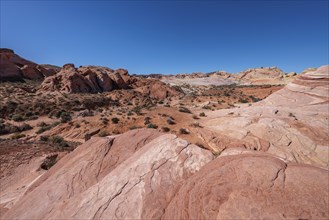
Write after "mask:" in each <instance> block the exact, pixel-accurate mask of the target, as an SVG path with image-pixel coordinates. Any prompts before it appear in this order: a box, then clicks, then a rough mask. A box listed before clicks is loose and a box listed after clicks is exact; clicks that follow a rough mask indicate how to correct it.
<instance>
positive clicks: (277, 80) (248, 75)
mask: <svg viewBox="0 0 329 220" xmlns="http://www.w3.org/2000/svg"><path fill="white" fill-rule="evenodd" d="M236 77H237V79H238V80H239V81H240V83H247V84H287V83H288V82H290V81H291V80H292V78H293V75H288V76H287V74H286V73H284V72H283V71H282V70H281V69H279V68H277V67H261V68H253V69H248V70H245V71H242V72H240V73H239V74H238V75H237V76H236Z"/></svg>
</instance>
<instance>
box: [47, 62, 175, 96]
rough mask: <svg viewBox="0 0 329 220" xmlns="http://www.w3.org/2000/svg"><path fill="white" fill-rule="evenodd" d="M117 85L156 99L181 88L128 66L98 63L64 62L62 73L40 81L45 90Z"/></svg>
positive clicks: (91, 90)
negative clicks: (135, 73) (131, 72)
mask: <svg viewBox="0 0 329 220" xmlns="http://www.w3.org/2000/svg"><path fill="white" fill-rule="evenodd" d="M116 89H134V90H135V91H138V92H140V93H142V95H144V96H148V97H151V98H157V99H164V98H167V97H171V96H176V95H180V92H178V91H177V90H175V89H174V88H172V87H170V86H168V85H166V84H165V83H163V82H160V81H159V80H155V79H145V78H143V77H138V76H130V75H129V74H128V71H127V70H125V69H117V70H112V69H110V68H107V67H99V66H82V67H79V68H75V67H74V65H73V64H66V65H64V66H63V68H62V69H61V71H60V72H59V73H57V74H56V75H54V76H52V77H47V78H46V79H45V80H44V82H43V83H42V85H41V90H42V91H61V92H65V93H98V92H109V91H112V90H116Z"/></svg>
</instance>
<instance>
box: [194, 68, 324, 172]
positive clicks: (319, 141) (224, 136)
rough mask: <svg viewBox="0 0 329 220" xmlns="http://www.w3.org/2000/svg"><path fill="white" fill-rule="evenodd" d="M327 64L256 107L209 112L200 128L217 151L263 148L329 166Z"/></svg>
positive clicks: (262, 149)
mask: <svg viewBox="0 0 329 220" xmlns="http://www.w3.org/2000/svg"><path fill="white" fill-rule="evenodd" d="M328 109H329V73H328V66H324V67H321V68H318V69H317V70H316V71H315V72H309V73H307V74H303V75H301V76H299V77H298V78H297V79H296V80H295V81H294V82H292V83H290V84H288V85H287V86H286V87H284V88H283V89H281V90H279V91H277V92H275V93H273V94H272V95H270V96H269V97H268V98H266V99H265V100H263V101H261V102H258V103H257V104H253V105H252V106H247V105H244V106H241V107H240V108H235V109H227V110H219V111H214V112H209V114H208V117H207V118H206V119H204V121H203V122H202V123H201V124H202V126H204V127H203V128H202V129H199V131H196V132H197V133H198V134H199V136H200V137H201V138H202V139H203V140H205V141H206V142H207V143H208V144H209V146H210V147H211V149H212V150H213V151H215V152H222V151H223V150H225V149H227V148H232V147H235V148H241V149H250V150H255V151H265V152H269V153H271V154H273V155H276V156H279V157H281V158H283V159H285V160H288V161H292V162H298V163H306V164H313V165H316V166H322V167H327V168H328V167H329V158H328V154H329V145H328V144H329V127H328V123H329V121H328V118H329V111H328Z"/></svg>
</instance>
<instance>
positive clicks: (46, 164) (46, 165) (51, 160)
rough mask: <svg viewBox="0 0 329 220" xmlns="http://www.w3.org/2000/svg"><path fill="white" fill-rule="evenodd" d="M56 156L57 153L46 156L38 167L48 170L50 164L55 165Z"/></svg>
mask: <svg viewBox="0 0 329 220" xmlns="http://www.w3.org/2000/svg"><path fill="white" fill-rule="evenodd" d="M57 156H58V155H57V154H55V155H51V156H47V157H46V159H45V160H44V161H43V162H42V164H41V165H40V168H41V169H43V170H49V169H50V168H51V167H52V166H54V165H55V163H56V159H57Z"/></svg>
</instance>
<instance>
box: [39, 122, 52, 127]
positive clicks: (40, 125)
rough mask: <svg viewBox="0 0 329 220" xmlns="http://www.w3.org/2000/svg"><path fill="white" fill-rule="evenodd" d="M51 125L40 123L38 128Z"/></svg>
mask: <svg viewBox="0 0 329 220" xmlns="http://www.w3.org/2000/svg"><path fill="white" fill-rule="evenodd" d="M48 125H49V124H47V123H46V122H40V123H38V124H37V126H38V127H46V126H48Z"/></svg>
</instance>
